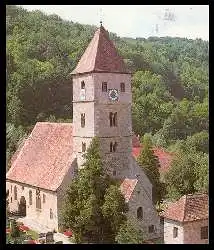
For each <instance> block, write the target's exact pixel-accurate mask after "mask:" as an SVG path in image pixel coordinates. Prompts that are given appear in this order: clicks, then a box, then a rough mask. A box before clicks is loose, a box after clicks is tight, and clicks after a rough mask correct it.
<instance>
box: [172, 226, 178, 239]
mask: <svg viewBox="0 0 214 250" xmlns="http://www.w3.org/2000/svg"><path fill="white" fill-rule="evenodd" d="M177 237H178V228H177V227H173V238H177Z"/></svg>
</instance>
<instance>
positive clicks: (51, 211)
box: [50, 208, 53, 219]
mask: <svg viewBox="0 0 214 250" xmlns="http://www.w3.org/2000/svg"><path fill="white" fill-rule="evenodd" d="M50 219H53V210H52V209H51V208H50Z"/></svg>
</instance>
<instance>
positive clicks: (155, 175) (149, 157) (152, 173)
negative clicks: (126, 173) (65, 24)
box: [137, 134, 164, 204]
mask: <svg viewBox="0 0 214 250" xmlns="http://www.w3.org/2000/svg"><path fill="white" fill-rule="evenodd" d="M137 161H138V164H139V165H140V166H141V167H142V168H143V170H144V171H145V173H146V175H147V177H148V178H149V180H150V181H151V183H152V185H153V189H152V194H153V202H154V203H158V204H159V203H160V201H161V200H162V198H163V195H164V186H163V184H162V183H161V181H160V173H159V168H160V163H159V160H158V158H157V157H156V156H155V155H154V152H153V149H152V140H151V137H150V136H149V135H148V134H145V135H144V137H143V149H142V150H141V152H140V155H139V157H138V159H137Z"/></svg>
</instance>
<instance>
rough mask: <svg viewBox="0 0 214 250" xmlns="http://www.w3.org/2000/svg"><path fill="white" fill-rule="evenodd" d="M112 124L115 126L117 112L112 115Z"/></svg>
mask: <svg viewBox="0 0 214 250" xmlns="http://www.w3.org/2000/svg"><path fill="white" fill-rule="evenodd" d="M113 126H114V127H117V112H116V113H114V116H113Z"/></svg>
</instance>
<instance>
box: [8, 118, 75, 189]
mask: <svg viewBox="0 0 214 250" xmlns="http://www.w3.org/2000/svg"><path fill="white" fill-rule="evenodd" d="M73 160H74V157H73V138H72V124H71V123H49V122H38V123H36V125H35V127H34V129H33V131H32V132H31V134H30V136H29V137H28V139H27V140H25V142H24V145H23V146H22V148H21V149H19V152H18V154H16V158H13V162H12V166H11V168H10V169H9V171H8V172H7V175H6V178H7V179H9V180H13V181H18V182H21V183H25V184H29V185H32V186H36V187H40V188H44V189H48V190H53V191H55V190H56V189H57V188H58V187H59V186H60V184H61V182H62V180H63V178H64V176H65V174H66V173H67V171H68V169H69V167H70V166H71V164H72V162H73Z"/></svg>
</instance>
